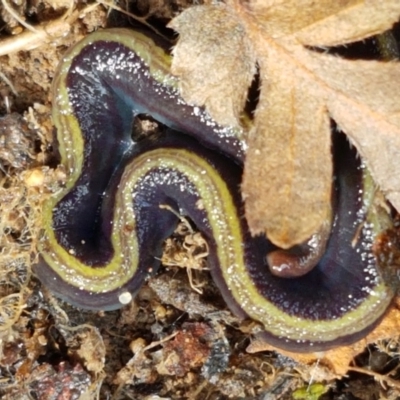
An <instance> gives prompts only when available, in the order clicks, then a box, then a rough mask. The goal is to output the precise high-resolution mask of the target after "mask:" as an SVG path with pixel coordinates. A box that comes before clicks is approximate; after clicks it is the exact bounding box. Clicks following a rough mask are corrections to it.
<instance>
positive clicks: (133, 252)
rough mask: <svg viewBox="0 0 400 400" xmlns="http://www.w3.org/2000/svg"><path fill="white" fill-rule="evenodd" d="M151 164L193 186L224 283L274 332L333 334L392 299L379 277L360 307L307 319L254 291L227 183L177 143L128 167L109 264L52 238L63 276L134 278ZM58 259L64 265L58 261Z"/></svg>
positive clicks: (106, 283)
mask: <svg viewBox="0 0 400 400" xmlns="http://www.w3.org/2000/svg"><path fill="white" fill-rule="evenodd" d="M154 168H165V169H171V170H177V171H179V172H180V173H182V174H184V175H185V176H186V177H187V179H188V180H189V181H190V182H191V183H192V184H193V185H194V186H195V188H196V190H197V191H198V194H199V196H200V198H201V199H202V206H203V207H204V211H205V212H206V214H207V215H208V218H209V222H210V225H211V228H212V233H213V237H214V239H215V241H216V244H217V257H218V260H219V262H220V266H221V270H222V274H223V278H224V280H225V282H226V284H227V286H228V287H229V288H230V290H231V293H232V295H233V297H234V298H235V300H236V301H237V302H238V304H240V305H241V308H243V310H244V311H245V312H246V313H247V314H248V315H249V316H250V317H251V318H253V319H255V320H258V321H260V322H261V323H262V324H263V325H264V326H265V328H266V330H267V331H269V332H271V333H272V334H274V335H276V336H284V337H286V338H288V339H293V340H299V339H300V340H311V341H313V340H314V341H315V340H318V341H330V340H334V339H336V338H337V337H338V336H343V335H348V334H351V333H355V332H358V331H360V330H362V329H363V328H365V327H367V326H369V325H370V324H371V323H373V322H374V321H375V319H376V318H375V316H376V315H377V313H382V312H383V310H384V309H386V307H387V306H388V304H389V303H390V300H391V294H390V293H389V292H388V289H387V287H386V286H385V285H384V284H383V283H381V284H379V285H377V286H376V287H375V289H374V292H373V293H370V294H369V295H368V297H367V298H366V299H365V300H364V301H363V302H362V303H361V304H360V306H359V307H358V308H356V309H355V310H352V311H349V312H346V313H345V314H344V315H343V317H341V318H338V319H335V320H326V321H311V320H306V319H300V318H298V317H292V316H290V315H288V314H287V313H285V312H282V311H281V310H280V309H279V308H277V307H276V306H274V305H273V304H272V303H271V302H269V301H268V300H267V299H265V298H264V297H263V296H262V295H261V294H260V293H259V292H258V290H257V288H256V286H255V284H254V282H253V281H252V279H251V276H250V275H249V274H248V272H247V268H246V265H245V259H244V252H243V243H242V235H241V228H240V226H241V225H240V221H239V219H238V215H237V209H236V206H235V204H234V201H233V199H232V197H231V194H230V191H229V189H228V187H227V185H226V183H225V182H224V180H223V179H222V178H221V177H220V175H219V174H218V173H217V172H216V171H215V170H214V169H213V167H211V166H210V165H209V164H208V163H207V162H206V161H205V160H203V159H202V158H200V157H198V156H197V155H195V154H194V153H192V152H189V151H187V150H181V149H179V150H178V149H158V150H153V151H151V152H148V153H146V154H143V155H141V156H140V157H138V158H137V159H135V160H134V161H133V162H132V163H131V164H129V166H128V167H127V168H126V170H125V172H124V174H123V177H122V180H121V184H120V187H121V191H120V192H119V193H118V194H117V198H116V203H115V214H114V223H113V232H112V244H113V246H114V249H115V255H114V257H113V259H112V260H111V262H110V263H109V264H108V265H107V266H105V267H101V268H92V267H89V266H86V265H84V264H82V263H80V262H78V261H77V260H76V259H74V258H73V257H71V255H70V254H69V253H68V252H67V251H66V250H65V249H62V248H60V246H59V245H58V244H57V243H55V242H54V241H51V243H49V244H50V247H52V248H53V250H54V254H56V259H57V261H56V262H55V259H49V256H48V255H47V256H46V255H45V259H46V261H47V262H48V263H49V265H51V266H52V268H53V269H55V271H56V272H57V273H58V274H59V275H60V277H61V278H62V279H63V280H65V281H66V282H68V283H69V284H71V285H73V286H77V287H84V288H85V289H86V290H89V291H93V292H106V291H111V290H113V289H116V288H118V287H120V286H122V285H124V284H125V283H126V282H127V281H128V280H130V279H131V278H132V276H133V275H134V274H135V272H136V271H137V262H138V243H137V239H136V236H135V223H136V221H135V216H134V214H133V210H132V200H131V199H132V196H134V195H135V192H136V190H137V189H138V188H139V186H140V185H139V182H140V180H141V179H142V178H143V177H144V176H145V175H146V174H148V173H149V172H150V171H151V170H153V169H154ZM165 212H168V211H167V210H166V211H165ZM124 232H126V233H124ZM61 264H62V265H65V266H68V267H61Z"/></svg>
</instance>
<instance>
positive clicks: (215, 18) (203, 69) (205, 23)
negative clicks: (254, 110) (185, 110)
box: [169, 4, 256, 126]
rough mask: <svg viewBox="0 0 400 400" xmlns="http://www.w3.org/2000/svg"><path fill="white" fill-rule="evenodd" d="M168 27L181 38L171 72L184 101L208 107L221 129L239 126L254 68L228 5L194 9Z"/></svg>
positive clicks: (243, 35)
mask: <svg viewBox="0 0 400 400" xmlns="http://www.w3.org/2000/svg"><path fill="white" fill-rule="evenodd" d="M169 26H170V27H172V28H174V29H175V30H177V31H178V32H179V33H180V39H179V42H178V44H177V45H176V47H175V48H174V50H173V55H174V59H173V62H172V67H171V70H172V73H173V74H175V75H177V76H179V77H180V89H181V93H182V96H183V98H184V99H185V100H186V101H187V102H189V103H193V104H197V105H201V106H202V105H205V106H206V108H207V110H208V111H209V113H210V114H211V116H212V117H213V118H214V119H216V120H217V121H218V122H219V123H221V124H222V125H230V126H237V125H239V119H240V115H241V112H242V110H243V107H244V105H245V102H246V98H247V90H248V87H249V86H250V83H251V81H252V79H253V76H254V74H255V68H256V67H255V58H254V53H253V49H252V46H251V43H250V40H249V39H248V37H247V35H246V32H245V30H244V28H243V26H242V25H241V24H240V21H239V20H238V19H237V17H236V15H235V14H234V13H232V12H231V11H230V8H229V7H228V6H227V5H225V4H219V5H213V6H195V7H192V8H189V9H187V10H186V11H184V12H183V13H182V14H180V15H179V16H178V17H176V18H174V19H173V20H172V21H171V23H170V24H169Z"/></svg>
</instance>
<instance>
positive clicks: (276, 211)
mask: <svg viewBox="0 0 400 400" xmlns="http://www.w3.org/2000/svg"><path fill="white" fill-rule="evenodd" d="M399 16H400V3H399V2H398V1H397V0H385V1H378V0H366V1H361V0H343V1H340V2H332V1H330V0H321V1H318V2H315V1H312V0H296V1H295V0H252V1H248V2H243V1H238V0H229V1H227V2H226V4H223V3H216V4H209V5H202V6H195V7H192V8H189V9H187V10H185V11H184V12H183V13H181V14H180V15H179V16H178V17H176V18H175V19H173V20H172V21H171V23H170V24H169V25H170V27H172V28H173V29H175V30H176V31H178V32H179V34H180V38H179V41H178V44H177V46H176V47H175V49H174V50H173V53H174V61H173V64H172V72H173V73H174V74H176V75H178V76H179V77H180V79H181V87H182V94H183V96H184V97H185V99H186V100H187V101H189V102H194V103H196V104H198V105H205V106H206V108H207V109H208V110H209V112H210V114H211V115H212V117H213V118H215V119H216V120H217V121H218V122H220V123H223V124H229V125H240V124H241V121H240V115H241V113H242V111H243V108H244V105H245V100H246V97H247V92H248V88H249V85H250V83H251V80H252V78H253V76H254V72H255V68H256V65H257V66H258V70H259V75H260V82H261V84H260V96H259V101H258V105H257V108H256V110H255V113H254V121H253V126H252V128H251V129H250V131H249V132H248V137H247V140H248V146H249V150H248V152H247V157H246V162H245V168H244V177H243V185H242V193H243V197H244V199H245V209H246V218H247V220H248V223H249V226H250V230H251V232H252V233H253V234H260V233H263V232H265V233H266V235H267V236H268V238H269V239H270V240H271V241H272V242H274V243H275V244H276V245H278V246H279V247H282V248H289V247H292V246H293V245H296V244H298V243H301V242H304V241H305V240H307V239H308V238H309V237H310V236H311V235H312V234H313V233H314V232H316V231H318V230H319V229H320V228H321V226H322V225H323V224H324V223H326V222H327V221H329V219H330V208H331V204H330V202H331V191H332V156H331V140H332V138H331V123H330V119H333V120H334V121H335V123H336V124H337V126H338V128H339V129H340V130H342V131H344V132H345V133H346V135H347V137H348V138H349V140H350V142H351V143H352V144H354V145H355V146H356V148H357V150H358V152H359V154H360V155H361V157H362V159H363V161H364V162H365V164H366V165H367V167H368V168H369V169H370V171H371V173H372V176H373V178H374V180H375V182H376V184H377V185H378V186H379V188H380V189H381V190H382V191H383V193H384V194H385V196H386V198H387V199H388V200H389V201H390V202H391V203H392V204H393V206H394V207H395V208H396V210H397V211H399V210H400V178H399V177H400V164H399V163H397V162H395V160H398V159H399V156H400V114H399V112H400V101H399V100H400V79H399V78H400V63H399V62H398V60H393V61H365V60H348V59H344V58H341V57H338V56H336V55H334V54H329V53H328V52H325V51H323V50H324V49H326V48H327V47H329V46H338V45H345V44H348V43H352V42H355V41H360V40H363V39H365V38H368V37H371V36H372V35H375V34H378V33H381V32H384V31H385V30H388V29H390V28H392V26H393V24H394V23H395V22H397V21H398V20H399ZM316 48H318V51H317V50H316ZM239 75H240V76H239ZM227 77H228V79H227ZM333 135H335V133H333Z"/></svg>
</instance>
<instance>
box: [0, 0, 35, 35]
mask: <svg viewBox="0 0 400 400" xmlns="http://www.w3.org/2000/svg"><path fill="white" fill-rule="evenodd" d="M1 3H2V4H3V7H4V9H5V10H6V11H7V12H8V13H9V14H10V15H11V16H12V17H13V18H14V19H15V20H16V21H17V22H18V23H20V24H21V25H22V26H24V27H25V28H26V29H28V30H30V31H32V32H36V29H35V27H34V26H32V25H29V24H28V23H27V22H25V20H24V19H23V18H22V17H21V16H20V15H19V14H18V13H17V12H16V11H15V10H14V9H13V8H12V7H11V6H10V5H9V4H8V2H7V0H1Z"/></svg>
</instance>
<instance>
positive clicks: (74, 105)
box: [35, 29, 392, 352]
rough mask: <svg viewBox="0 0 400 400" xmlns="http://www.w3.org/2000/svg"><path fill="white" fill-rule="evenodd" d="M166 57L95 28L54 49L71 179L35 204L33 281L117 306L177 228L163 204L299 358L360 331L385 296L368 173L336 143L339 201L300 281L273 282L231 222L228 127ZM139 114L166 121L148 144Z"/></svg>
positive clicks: (240, 305) (58, 119)
mask: <svg viewBox="0 0 400 400" xmlns="http://www.w3.org/2000/svg"><path fill="white" fill-rule="evenodd" d="M168 62H169V61H168V56H167V55H166V54H165V53H164V51H163V50H162V49H161V48H160V47H158V46H156V45H155V44H154V43H153V41H152V40H151V39H149V38H148V37H146V36H144V35H142V34H140V33H137V32H133V31H128V30H124V29H113V30H105V31H101V32H96V33H94V34H92V35H90V36H88V37H86V38H85V39H84V40H83V41H81V42H80V43H78V44H77V45H76V46H74V47H73V48H72V49H71V50H70V51H69V52H68V53H67V54H66V56H65V57H64V59H63V61H62V63H61V65H60V67H59V69H58V72H57V74H56V77H55V80H54V88H53V90H54V92H53V94H54V111H53V118H54V122H55V125H56V127H57V139H58V144H59V152H60V155H61V163H62V164H63V165H64V166H65V168H66V170H67V172H68V174H69V178H68V181H67V183H66V185H65V188H63V190H62V191H60V192H59V193H57V194H55V195H54V196H53V197H52V199H51V200H49V202H48V203H47V204H46V205H45V207H44V210H43V219H44V229H43V238H42V240H41V255H42V260H41V262H40V263H39V264H38V265H37V266H36V268H35V271H36V273H37V275H38V276H39V278H40V280H41V281H42V282H43V283H44V284H45V285H46V286H47V287H48V288H50V289H51V290H52V291H53V292H54V293H55V294H56V295H58V296H60V297H62V298H64V299H65V300H67V301H68V302H71V303H73V304H75V305H77V306H80V307H83V308H89V309H106V310H107V309H115V308H119V307H121V306H122V305H123V304H125V303H126V301H127V300H129V299H130V298H131V296H130V294H132V295H134V294H135V293H136V292H137V291H138V290H139V288H140V287H141V285H142V284H143V282H144V280H145V279H146V278H148V277H149V276H150V275H151V274H152V273H154V271H155V270H156V268H157V266H158V265H157V261H156V258H157V257H159V256H160V254H161V243H162V241H163V239H165V238H166V237H167V236H168V235H169V234H170V233H171V232H172V230H173V229H174V227H175V225H176V223H177V218H176V216H175V215H174V214H173V213H171V212H170V211H168V210H165V209H162V208H160V205H163V204H169V205H170V206H171V207H172V208H174V209H177V210H178V209H179V210H180V211H181V212H182V213H183V214H186V215H188V216H189V217H190V218H191V219H192V220H193V222H194V223H195V224H196V225H197V227H198V228H199V229H200V231H202V232H203V234H204V235H205V237H206V238H207V240H208V243H209V248H210V256H209V264H210V267H211V273H212V276H213V279H214V280H215V282H216V284H217V285H218V287H219V288H220V290H221V293H222V295H223V297H224V299H225V301H226V303H227V304H228V306H229V307H230V308H231V310H232V311H233V312H235V313H236V314H237V315H239V316H241V317H250V318H253V319H254V320H256V321H259V322H260V323H261V324H262V325H263V326H264V330H265V332H264V333H263V335H264V337H265V339H266V340H268V341H269V342H270V343H272V344H274V345H276V346H278V347H281V348H285V349H289V350H293V351H299V352H307V351H317V350H324V349H328V348H331V347H334V346H337V345H340V344H346V343H350V342H352V341H354V340H357V339H359V338H361V337H363V336H364V335H365V334H366V333H368V332H369V331H370V330H371V329H372V328H373V327H374V326H375V325H376V324H377V323H378V322H379V320H380V318H381V317H382V315H383V314H384V312H385V310H386V309H387V307H388V305H389V304H390V302H391V298H392V292H391V290H390V289H389V288H388V287H387V286H386V285H385V283H384V282H383V280H382V279H381V276H380V273H379V270H378V267H377V265H376V259H375V256H374V254H373V253H372V244H373V240H374V237H375V235H376V233H378V232H379V231H380V230H381V229H382V228H383V227H382V226H380V224H379V223H374V224H372V223H371V222H370V221H372V220H371V217H370V216H371V215H373V214H374V212H375V211H374V208H373V206H372V205H373V201H372V200H371V199H370V198H369V197H368V196H369V193H371V191H367V190H363V189H365V188H366V185H367V184H369V183H368V182H370V181H369V178H368V174H366V172H365V169H363V168H362V167H361V166H360V165H359V161H357V159H356V157H355V154H354V151H352V150H350V149H349V146H348V145H347V143H346V142H345V140H343V138H341V137H339V138H338V139H337V140H335V143H336V144H335V146H334V159H335V165H336V167H335V168H336V169H335V176H336V179H335V190H334V194H335V204H336V205H337V207H336V210H335V212H334V214H333V219H332V231H331V234H330V236H329V239H328V241H327V246H326V250H325V252H324V254H323V256H322V258H321V260H320V262H319V263H318V264H317V265H316V266H315V267H314V268H312V269H311V271H309V272H308V273H307V274H305V275H304V276H301V277H298V278H292V279H284V278H280V277H277V276H274V275H273V274H271V272H270V271H269V268H268V266H267V265H266V262H265V259H266V254H268V253H270V252H271V251H273V250H276V248H274V247H273V245H272V244H270V243H269V242H268V241H266V240H265V239H264V238H261V237H258V238H251V236H250V234H249V232H248V229H247V223H246V220H245V218H244V217H243V206H242V203H241V196H240V193H239V187H240V176H241V165H242V162H243V157H244V154H245V148H246V146H245V143H244V142H243V140H242V138H241V136H240V132H235V131H233V130H230V129H226V128H222V127H220V126H218V125H217V124H216V123H215V122H214V121H212V120H211V119H210V118H209V117H208V116H207V114H206V113H205V112H204V111H203V110H202V109H200V108H198V107H192V106H189V105H187V104H186V103H185V102H184V101H183V100H182V99H181V97H180V96H179V94H178V92H177V90H176V89H175V87H174V85H175V81H174V80H173V79H172V78H171V77H170V76H169V75H168ZM140 113H146V114H150V115H151V116H152V117H153V118H155V119H156V120H158V121H160V122H161V123H162V124H165V125H167V126H168V127H169V128H168V129H167V130H166V132H165V134H164V135H163V136H162V137H161V138H159V139H157V140H156V141H147V140H143V141H139V142H137V141H133V140H132V138H131V131H132V121H133V117H134V116H135V115H138V114H140ZM176 131H180V132H182V133H178V132H176ZM215 150H219V153H217V152H216V151H215ZM220 153H223V154H224V155H225V156H223V155H222V154H220ZM374 215H375V214H374ZM375 219H376V220H379V218H378V219H377V218H375ZM284 254H285V253H283V257H284Z"/></svg>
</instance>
